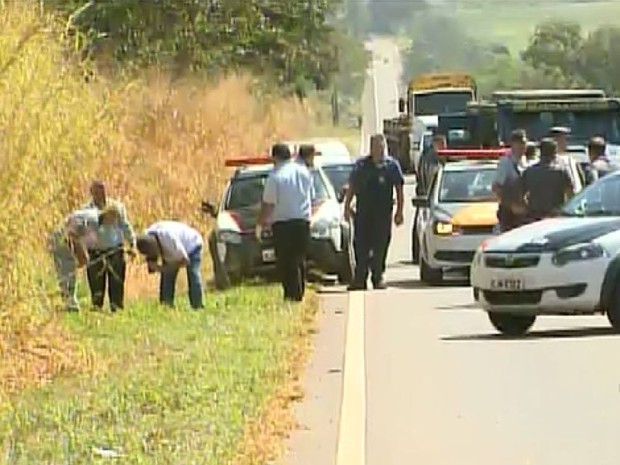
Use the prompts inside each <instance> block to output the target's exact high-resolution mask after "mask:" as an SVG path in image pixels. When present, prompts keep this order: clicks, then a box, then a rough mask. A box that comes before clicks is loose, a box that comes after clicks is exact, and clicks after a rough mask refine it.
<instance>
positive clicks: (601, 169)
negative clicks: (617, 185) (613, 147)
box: [586, 137, 614, 184]
mask: <svg viewBox="0 0 620 465" xmlns="http://www.w3.org/2000/svg"><path fill="white" fill-rule="evenodd" d="M606 145H607V144H606V143H605V139H603V138H602V137H593V138H592V139H590V142H589V143H588V158H589V159H590V163H589V164H588V165H587V168H586V184H592V183H593V182H594V181H596V180H598V179H600V178H602V177H603V176H605V175H607V174H609V173H611V172H612V171H613V170H614V169H613V167H612V165H611V163H610V161H609V159H608V158H607V156H606V155H605V148H606V147H605V146H606Z"/></svg>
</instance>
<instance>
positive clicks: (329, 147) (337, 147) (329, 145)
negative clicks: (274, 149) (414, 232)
mask: <svg viewBox="0 0 620 465" xmlns="http://www.w3.org/2000/svg"><path fill="white" fill-rule="evenodd" d="M284 144H286V145H288V147H289V149H290V151H291V153H292V154H296V153H297V152H298V151H299V147H300V146H301V145H312V146H313V147H314V150H315V151H316V154H317V157H320V158H323V159H328V158H329V159H341V160H342V159H344V160H347V159H350V158H351V153H350V152H349V149H348V148H347V146H346V144H345V143H344V142H342V141H341V140H340V139H335V138H329V137H315V138H310V139H300V140H289V141H285V142H284Z"/></svg>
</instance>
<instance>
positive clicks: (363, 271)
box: [344, 134, 405, 291]
mask: <svg viewBox="0 0 620 465" xmlns="http://www.w3.org/2000/svg"><path fill="white" fill-rule="evenodd" d="M385 146H386V145H385V138H384V136H383V134H375V135H374V136H372V137H371V138H370V155H368V156H366V157H363V158H361V159H359V160H358V161H357V162H356V164H355V167H354V168H353V171H352V172H351V176H350V178H349V189H347V194H346V197H345V200H344V214H345V219H346V220H347V221H349V220H350V218H351V216H353V215H352V211H351V202H352V201H353V197H354V196H355V197H356V201H357V203H356V205H357V208H356V210H357V211H356V212H355V218H354V239H353V245H354V247H355V260H356V267H355V276H354V277H353V282H352V283H351V285H350V286H349V290H352V291H355V290H364V289H366V282H367V280H368V272H369V271H370V272H371V273H372V284H373V288H374V289H385V287H386V286H385V283H384V281H383V273H384V272H385V261H386V258H387V252H388V248H389V245H390V240H391V235H392V212H393V209H394V198H393V194H394V191H395V192H396V213H395V214H394V224H395V225H396V226H400V225H401V224H403V199H404V196H403V185H404V184H405V179H404V177H403V173H402V170H401V168H400V165H399V164H398V162H397V161H396V160H395V159H394V158H392V157H390V156H389V155H386V153H385Z"/></svg>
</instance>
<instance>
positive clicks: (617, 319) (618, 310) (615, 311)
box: [605, 286, 620, 333]
mask: <svg viewBox="0 0 620 465" xmlns="http://www.w3.org/2000/svg"><path fill="white" fill-rule="evenodd" d="M605 313H607V319H608V320H609V323H610V324H611V327H612V328H613V329H614V331H616V332H618V333H620V286H616V288H615V289H614V296H613V298H612V299H611V303H610V304H609V305H608V307H607V310H606V312H605Z"/></svg>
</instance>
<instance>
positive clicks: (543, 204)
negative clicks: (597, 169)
mask: <svg viewBox="0 0 620 465" xmlns="http://www.w3.org/2000/svg"><path fill="white" fill-rule="evenodd" d="M573 193H574V185H573V180H572V178H571V176H570V173H569V172H568V169H567V168H566V167H565V166H564V164H563V163H560V161H559V159H558V156H557V145H556V143H555V141H554V140H553V139H551V138H545V139H543V140H542V141H540V161H539V162H538V163H536V164H535V165H532V166H530V167H529V168H528V169H526V170H525V172H524V173H523V195H524V198H525V201H526V203H527V217H528V220H529V221H538V220H542V219H544V218H549V217H551V216H555V215H557V214H558V213H559V211H560V209H561V208H562V205H564V203H565V202H566V201H567V200H568V199H569V198H570V197H572V195H573Z"/></svg>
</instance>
